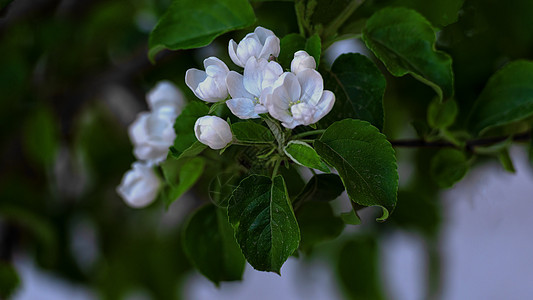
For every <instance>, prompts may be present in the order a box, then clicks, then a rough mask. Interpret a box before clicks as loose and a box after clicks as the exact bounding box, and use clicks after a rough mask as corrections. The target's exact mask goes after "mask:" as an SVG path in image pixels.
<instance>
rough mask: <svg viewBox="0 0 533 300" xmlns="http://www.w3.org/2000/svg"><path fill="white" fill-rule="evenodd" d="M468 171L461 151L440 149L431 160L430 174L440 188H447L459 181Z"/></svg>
mask: <svg viewBox="0 0 533 300" xmlns="http://www.w3.org/2000/svg"><path fill="white" fill-rule="evenodd" d="M466 171H468V162H467V160H466V156H465V154H464V153H463V152H462V151H459V150H455V149H442V150H440V151H439V152H438V153H437V154H436V155H435V156H434V157H433V158H432V159H431V167H430V172H431V176H432V177H433V179H434V180H435V182H436V183H437V184H438V185H439V186H440V187H442V188H449V187H451V186H453V185H454V184H455V183H456V182H457V181H459V180H461V178H463V176H465V174H466Z"/></svg>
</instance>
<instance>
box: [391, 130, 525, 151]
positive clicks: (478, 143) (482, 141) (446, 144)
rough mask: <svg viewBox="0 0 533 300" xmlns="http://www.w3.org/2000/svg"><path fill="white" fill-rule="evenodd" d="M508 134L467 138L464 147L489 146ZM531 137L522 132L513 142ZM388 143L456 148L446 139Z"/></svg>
mask: <svg viewBox="0 0 533 300" xmlns="http://www.w3.org/2000/svg"><path fill="white" fill-rule="evenodd" d="M508 138H509V136H497V137H490V138H482V139H476V140H469V141H467V142H466V149H468V150H469V151H472V149H474V148H475V147H478V146H490V145H493V144H496V143H499V142H503V141H505V140H507V139H508ZM530 139H531V132H530V131H528V132H523V133H520V134H517V135H514V136H513V141H514V142H525V141H528V140H530ZM390 143H391V144H392V146H393V147H405V148H457V149H459V148H460V147H458V146H457V145H455V144H453V143H450V142H447V141H435V142H428V141H425V140H415V139H411V140H391V141H390Z"/></svg>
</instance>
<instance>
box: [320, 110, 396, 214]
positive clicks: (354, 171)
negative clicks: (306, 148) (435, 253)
mask: <svg viewBox="0 0 533 300" xmlns="http://www.w3.org/2000/svg"><path fill="white" fill-rule="evenodd" d="M315 149H316V151H317V152H318V154H319V155H320V156H321V157H322V158H323V159H324V160H325V161H326V162H327V163H328V164H330V165H332V166H333V167H335V169H337V171H338V172H339V175H340V177H341V179H342V182H343V184H344V187H345V188H346V191H347V192H348V196H349V197H350V199H351V200H352V201H354V202H355V203H357V204H360V205H363V206H374V205H377V206H381V207H382V208H383V216H382V217H381V218H379V219H378V220H385V219H387V217H388V216H389V213H390V212H392V210H393V209H394V207H395V206H396V193H397V191H398V172H397V167H396V156H395V154H394V149H392V146H391V144H390V143H389V141H388V140H387V138H386V137H385V136H384V135H383V134H381V133H380V132H379V130H378V129H377V128H376V127H374V126H372V125H370V123H368V122H365V121H361V120H351V119H346V120H342V121H339V122H336V123H334V124H333V125H331V126H330V127H329V128H328V129H327V130H326V131H325V132H324V134H323V135H322V137H321V138H320V139H319V140H316V141H315Z"/></svg>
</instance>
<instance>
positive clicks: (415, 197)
mask: <svg viewBox="0 0 533 300" xmlns="http://www.w3.org/2000/svg"><path fill="white" fill-rule="evenodd" d="M437 200H438V199H434V198H428V197H427V196H425V195H423V194H422V193H421V192H420V191H418V190H415V189H414V190H409V191H399V192H398V206H397V207H396V209H395V210H394V215H392V216H391V219H390V221H392V222H393V224H394V225H395V226H400V227H402V228H405V229H408V230H416V231H418V232H420V233H422V234H424V235H425V236H428V237H435V236H437V234H438V232H439V227H440V223H441V221H442V213H441V209H440V206H439V201H437Z"/></svg>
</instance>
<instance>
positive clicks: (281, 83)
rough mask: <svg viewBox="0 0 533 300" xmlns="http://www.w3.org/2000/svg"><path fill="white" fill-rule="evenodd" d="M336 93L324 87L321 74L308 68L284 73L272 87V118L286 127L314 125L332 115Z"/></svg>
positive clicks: (269, 103)
mask: <svg viewBox="0 0 533 300" xmlns="http://www.w3.org/2000/svg"><path fill="white" fill-rule="evenodd" d="M334 103H335V94H333V93H332V92H331V91H327V90H326V91H325V90H324V82H323V80H322V76H321V75H320V73H318V72H317V71H315V70H313V69H306V70H302V71H300V72H298V74H294V73H291V72H285V73H283V74H282V75H281V76H280V78H279V79H278V80H277V81H276V82H275V83H274V85H273V87H272V94H270V95H268V99H267V101H266V106H267V109H268V112H269V113H270V115H272V117H274V118H276V119H277V120H280V121H281V122H282V123H281V124H282V125H283V126H285V127H286V128H290V129H292V128H294V127H296V126H298V125H310V124H313V123H316V122H318V121H319V120H320V119H321V118H322V117H324V116H325V115H326V114H328V113H329V112H330V111H331V109H332V108H333V104H334Z"/></svg>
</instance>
